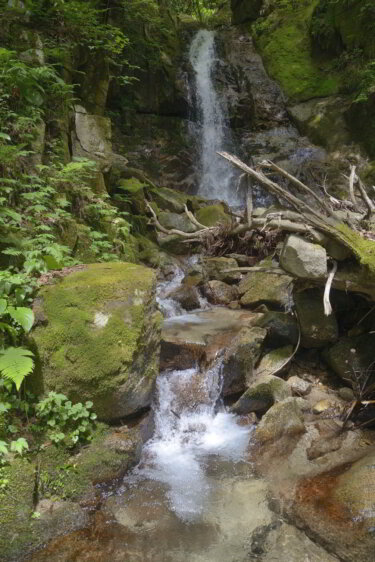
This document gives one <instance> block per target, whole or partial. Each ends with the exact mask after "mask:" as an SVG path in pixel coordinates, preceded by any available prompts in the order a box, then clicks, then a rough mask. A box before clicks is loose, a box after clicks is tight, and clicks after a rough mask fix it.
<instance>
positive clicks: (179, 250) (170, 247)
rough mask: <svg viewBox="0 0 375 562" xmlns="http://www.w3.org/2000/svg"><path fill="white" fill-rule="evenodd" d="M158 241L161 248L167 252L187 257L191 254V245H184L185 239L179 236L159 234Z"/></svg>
mask: <svg viewBox="0 0 375 562" xmlns="http://www.w3.org/2000/svg"><path fill="white" fill-rule="evenodd" d="M157 240H158V244H159V246H160V248H162V250H164V251H165V252H168V253H171V254H176V256H185V255H187V254H189V253H190V249H189V244H185V243H184V239H183V238H181V236H179V235H178V234H161V233H158V235H157Z"/></svg>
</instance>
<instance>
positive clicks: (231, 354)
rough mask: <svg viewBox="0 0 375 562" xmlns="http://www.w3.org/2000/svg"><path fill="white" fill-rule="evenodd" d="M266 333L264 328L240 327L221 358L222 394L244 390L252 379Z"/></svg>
mask: <svg viewBox="0 0 375 562" xmlns="http://www.w3.org/2000/svg"><path fill="white" fill-rule="evenodd" d="M266 335H267V332H266V330H264V328H255V327H254V328H242V330H241V331H240V332H239V334H238V335H237V336H236V337H235V338H234V340H233V341H232V343H231V345H230V347H229V349H228V350H227V351H226V353H225V355H224V359H223V366H222V376H223V381H224V382H223V394H224V395H229V394H235V393H238V392H241V391H243V390H245V388H246V386H247V385H248V383H249V382H250V381H251V379H252V376H253V370H254V365H255V364H256V362H257V361H258V359H259V357H260V354H261V351H262V346H263V342H264V340H265V337H266Z"/></svg>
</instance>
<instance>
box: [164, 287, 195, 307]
mask: <svg viewBox="0 0 375 562" xmlns="http://www.w3.org/2000/svg"><path fill="white" fill-rule="evenodd" d="M169 297H170V298H172V299H173V300H175V301H177V302H178V303H180V305H181V306H182V308H184V309H185V310H195V309H196V308H199V307H200V302H199V293H198V290H197V288H196V287H189V286H187V285H182V287H179V288H178V289H176V290H175V291H173V292H172V293H170V295H169Z"/></svg>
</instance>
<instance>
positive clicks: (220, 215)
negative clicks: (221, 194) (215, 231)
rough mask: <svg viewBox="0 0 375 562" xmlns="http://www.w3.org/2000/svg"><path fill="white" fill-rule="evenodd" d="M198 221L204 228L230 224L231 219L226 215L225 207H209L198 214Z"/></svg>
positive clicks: (200, 210)
mask: <svg viewBox="0 0 375 562" xmlns="http://www.w3.org/2000/svg"><path fill="white" fill-rule="evenodd" d="M196 218H197V220H198V221H199V222H200V223H202V224H204V226H215V225H217V224H220V223H224V224H230V222H231V219H230V217H229V216H228V215H227V214H226V213H225V210H224V207H223V205H220V204H218V205H208V206H207V207H203V208H202V209H199V211H198V212H197V213H196Z"/></svg>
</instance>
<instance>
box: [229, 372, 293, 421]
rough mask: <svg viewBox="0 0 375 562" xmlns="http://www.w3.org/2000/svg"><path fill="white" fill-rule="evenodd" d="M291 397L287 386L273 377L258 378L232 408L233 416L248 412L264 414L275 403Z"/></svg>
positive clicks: (281, 380)
mask: <svg viewBox="0 0 375 562" xmlns="http://www.w3.org/2000/svg"><path fill="white" fill-rule="evenodd" d="M291 395H292V391H291V389H290V387H289V385H288V384H287V383H286V382H285V381H284V380H283V379H280V378H279V377H274V376H273V375H264V376H262V375H261V376H259V377H258V378H257V379H256V380H255V381H254V382H253V383H252V384H251V385H250V387H249V388H248V390H247V391H246V392H245V393H244V394H243V395H242V396H241V397H240V398H239V400H237V402H236V403H235V404H234V405H233V406H232V411H233V412H234V413H235V414H240V415H242V414H248V413H249V412H259V413H264V412H266V411H267V410H268V409H269V408H271V406H272V405H273V404H275V402H279V401H281V400H285V399H286V398H289V397H290V396H291Z"/></svg>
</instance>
